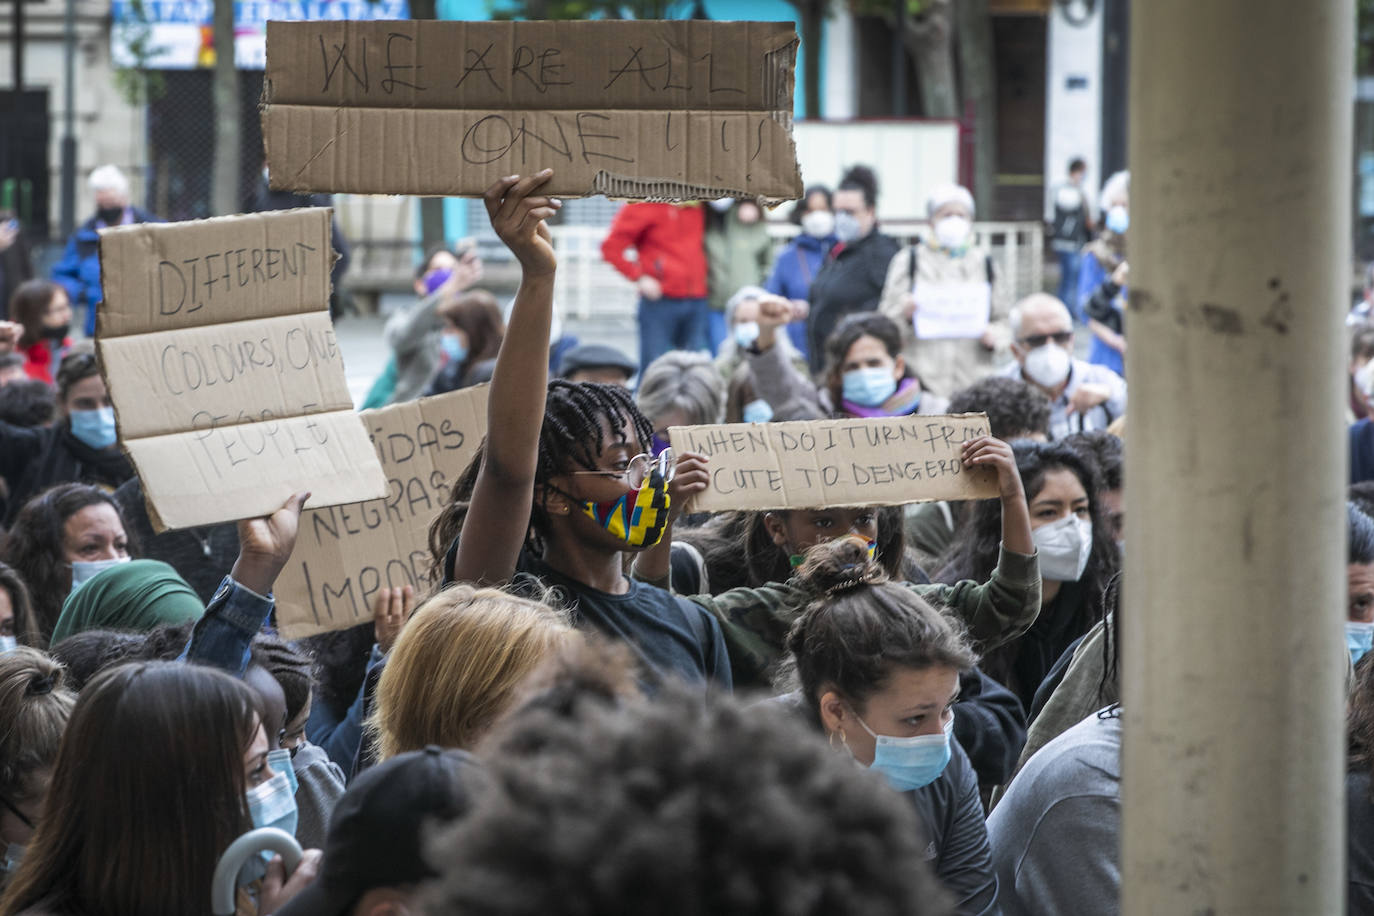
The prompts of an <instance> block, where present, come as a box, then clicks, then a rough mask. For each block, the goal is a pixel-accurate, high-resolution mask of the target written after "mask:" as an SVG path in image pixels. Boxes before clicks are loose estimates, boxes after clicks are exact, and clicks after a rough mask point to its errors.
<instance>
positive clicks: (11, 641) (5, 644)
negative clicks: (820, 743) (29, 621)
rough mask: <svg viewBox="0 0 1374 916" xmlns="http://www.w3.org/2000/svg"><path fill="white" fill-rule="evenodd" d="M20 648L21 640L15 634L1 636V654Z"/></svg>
mask: <svg viewBox="0 0 1374 916" xmlns="http://www.w3.org/2000/svg"><path fill="white" fill-rule="evenodd" d="M17 648H19V640H18V639H16V638H15V637H13V636H0V654H4V653H6V652H13V651H14V650H15V649H17Z"/></svg>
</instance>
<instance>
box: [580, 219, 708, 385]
mask: <svg viewBox="0 0 1374 916" xmlns="http://www.w3.org/2000/svg"><path fill="white" fill-rule="evenodd" d="M705 231H706V216H705V212H704V208H703V207H702V205H701V204H700V203H698V202H695V201H688V202H685V203H637V204H626V205H625V206H623V207H621V208H620V209H619V210H618V211H617V212H616V214H615V219H614V220H613V221H612V222H611V228H610V231H609V232H608V233H607V235H606V240H605V241H604V242H602V243H601V256H602V257H603V258H605V259H606V261H607V263H609V264H610V265H611V266H613V267H614V268H615V269H616V270H618V271H620V273H621V274H622V275H623V276H624V277H625V279H627V280H629V281H630V282H631V283H633V284H634V285H635V289H636V290H637V291H638V293H639V311H638V317H639V364H640V365H641V366H647V365H649V363H651V362H653V361H654V360H656V359H658V358H659V357H660V356H662V355H663V354H664V353H667V352H668V351H669V350H706V349H709V347H710V324H709V323H710V318H709V312H710V309H709V307H708V305H707V299H706V294H707V288H706V284H707V270H708V268H707V263H706V253H705V249H704V247H703V246H704V234H705ZM629 251H634V252H635V254H636V256H637V257H636V258H635V259H634V260H630V259H629V258H628V257H627V256H626V254H627V252H629Z"/></svg>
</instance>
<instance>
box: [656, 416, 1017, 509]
mask: <svg viewBox="0 0 1374 916" xmlns="http://www.w3.org/2000/svg"><path fill="white" fill-rule="evenodd" d="M986 435H988V419H987V416H986V415H985V414H959V415H956V416H932V417H893V418H885V419H868V420H813V421H802V422H791V423H730V424H725V425H721V426H675V427H672V428H670V429H669V430H668V437H669V439H670V440H671V441H672V444H673V448H674V449H677V450H679V451H693V452H700V453H701V454H703V455H707V456H709V457H710V459H711V464H710V468H711V485H710V487H709V489H707V490H706V491H705V492H704V493H702V494H701V495H700V496H698V497H697V498H696V501H695V502H693V504H692V511H696V512H725V511H729V510H734V509H755V510H757V509H812V508H820V507H824V506H892V505H900V504H902V503H914V502H924V501H926V500H932V499H987V498H992V497H995V496H997V492H998V490H997V475H996V473H995V472H994V471H991V470H987V469H981V468H980V469H977V470H968V469H967V468H965V467H964V466H963V462H962V460H961V458H960V446H961V445H962V444H963V443H964V442H967V441H968V440H970V439H976V438H978V437H979V436H986Z"/></svg>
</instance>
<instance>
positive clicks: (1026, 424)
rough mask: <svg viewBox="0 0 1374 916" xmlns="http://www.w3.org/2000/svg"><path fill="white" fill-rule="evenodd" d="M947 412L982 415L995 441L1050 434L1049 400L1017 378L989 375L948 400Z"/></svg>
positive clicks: (1038, 390) (957, 392)
mask: <svg viewBox="0 0 1374 916" xmlns="http://www.w3.org/2000/svg"><path fill="white" fill-rule="evenodd" d="M949 412H950V413H955V414H957V413H985V414H987V415H988V425H989V426H990V427H991V432H992V434H993V435H994V436H996V437H997V438H998V439H1001V440H1003V441H1004V442H1010V441H1012V440H1013V439H1024V438H1026V437H1027V436H1033V435H1037V434H1038V435H1041V436H1044V437H1046V438H1049V435H1050V399H1049V398H1047V397H1045V395H1044V393H1043V392H1041V391H1040V389H1038V388H1034V387H1032V386H1031V385H1028V384H1027V383H1025V382H1023V381H1021V379H1019V378H1006V377H1004V376H1000V375H990V376H988V377H987V378H984V379H979V380H978V381H976V382H974V383H973V384H972V385H969V386H968V387H967V388H964V389H962V390H960V391H956V392H954V396H953V397H951V398H950V399H949Z"/></svg>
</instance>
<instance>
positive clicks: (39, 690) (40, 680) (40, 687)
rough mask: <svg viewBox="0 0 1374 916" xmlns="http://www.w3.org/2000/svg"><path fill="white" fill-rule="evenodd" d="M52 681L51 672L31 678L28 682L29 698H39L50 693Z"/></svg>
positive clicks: (52, 675)
mask: <svg viewBox="0 0 1374 916" xmlns="http://www.w3.org/2000/svg"><path fill="white" fill-rule="evenodd" d="M54 679H55V678H54V674H53V673H51V672H50V673H48V674H42V675H38V676H36V677H34V678H32V679H31V680H30V681H29V696H31V697H41V696H43V695H44V694H48V693H52V689H53V686H54V684H53V681H54Z"/></svg>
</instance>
